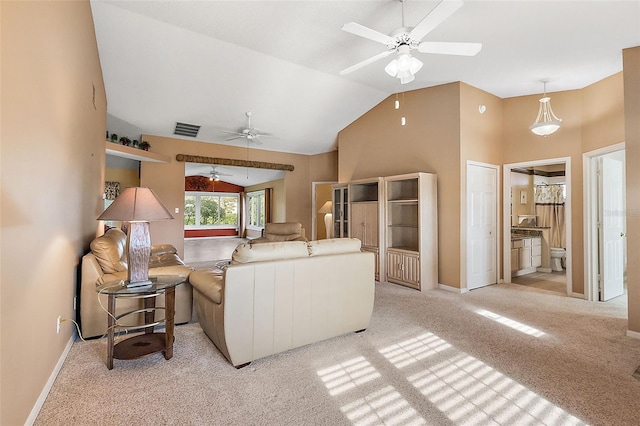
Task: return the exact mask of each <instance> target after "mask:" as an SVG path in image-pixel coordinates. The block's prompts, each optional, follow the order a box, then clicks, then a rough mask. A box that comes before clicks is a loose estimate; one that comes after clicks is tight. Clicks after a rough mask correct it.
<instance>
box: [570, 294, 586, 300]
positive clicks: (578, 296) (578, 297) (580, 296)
mask: <svg viewBox="0 0 640 426" xmlns="http://www.w3.org/2000/svg"><path fill="white" fill-rule="evenodd" d="M571 297H575V298H576V299H585V300H586V298H587V296H586V295H584V294H582V293H571Z"/></svg>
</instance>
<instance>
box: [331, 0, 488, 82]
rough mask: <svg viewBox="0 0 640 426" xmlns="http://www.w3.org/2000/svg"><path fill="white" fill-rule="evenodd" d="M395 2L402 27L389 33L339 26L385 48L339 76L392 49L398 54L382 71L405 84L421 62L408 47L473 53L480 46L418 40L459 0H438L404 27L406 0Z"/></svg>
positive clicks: (442, 19)
mask: <svg viewBox="0 0 640 426" xmlns="http://www.w3.org/2000/svg"><path fill="white" fill-rule="evenodd" d="M399 1H400V3H402V27H400V28H398V29H397V30H395V31H393V32H392V33H391V35H386V34H383V33H381V32H378V31H376V30H372V29H371V28H367V27H365V26H362V25H360V24H357V23H355V22H349V23H347V24H344V25H343V26H342V30H343V31H346V32H348V33H351V34H354V35H357V36H360V37H364V38H366V39H369V40H373V41H375V42H378V43H382V44H384V45H386V47H387V50H386V51H385V52H382V53H379V54H377V55H375V56H373V57H371V58H369V59H365V60H364V61H362V62H359V63H357V64H355V65H353V66H351V67H349V68H346V69H344V70H342V71H340V74H341V75H344V74H349V73H351V72H353V71H355V70H357V69H359V68H362V67H364V66H366V65H369V64H371V63H373V62H375V61H377V60H379V59H382V58H386V57H387V56H389V55H390V54H392V53H394V52H395V53H396V54H397V55H398V57H397V58H395V59H393V60H392V61H391V62H389V64H387V66H386V67H385V68H384V70H385V72H386V73H387V74H389V75H390V76H391V77H395V78H398V79H400V83H401V84H406V83H409V82H411V81H413V80H414V79H415V74H416V73H417V72H418V71H420V69H421V68H422V65H423V63H422V61H420V60H419V59H417V58H415V57H413V56H411V53H410V52H411V50H414V49H416V50H418V52H421V53H434V54H443V55H461V56H474V55H476V54H477V53H478V52H479V51H480V49H481V48H482V44H481V43H457V42H427V41H421V40H422V38H424V37H425V36H426V35H427V34H429V33H430V32H431V31H433V30H434V29H435V28H436V27H437V26H438V25H440V24H441V23H442V22H443V21H444V20H445V19H447V18H448V17H449V16H451V15H452V14H453V13H454V12H455V11H456V10H458V9H459V8H460V7H462V5H463V2H462V1H461V0H442V1H441V2H440V3H438V5H436V7H435V8H433V10H431V12H429V14H428V15H427V16H425V17H424V18H423V19H422V20H421V21H420V22H419V23H418V25H416V26H415V27H413V28H411V27H405V25H404V3H405V1H406V0H399Z"/></svg>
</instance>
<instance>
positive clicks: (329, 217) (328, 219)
mask: <svg viewBox="0 0 640 426" xmlns="http://www.w3.org/2000/svg"><path fill="white" fill-rule="evenodd" d="M324 229H325V237H326V238H327V239H329V238H333V235H332V234H333V232H332V231H333V214H331V213H327V214H325V215H324Z"/></svg>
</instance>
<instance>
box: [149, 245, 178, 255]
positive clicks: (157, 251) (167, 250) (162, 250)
mask: <svg viewBox="0 0 640 426" xmlns="http://www.w3.org/2000/svg"><path fill="white" fill-rule="evenodd" d="M177 253H178V250H177V249H176V248H175V246H174V245H173V244H154V245H152V246H151V256H160V255H162V254H177Z"/></svg>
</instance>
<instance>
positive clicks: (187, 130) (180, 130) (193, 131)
mask: <svg viewBox="0 0 640 426" xmlns="http://www.w3.org/2000/svg"><path fill="white" fill-rule="evenodd" d="M198 131H200V126H196V125H195V124H187V123H180V122H177V123H176V129H175V130H174V131H173V134H174V135H179V136H189V137H190V138H195V137H196V136H198Z"/></svg>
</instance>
